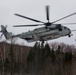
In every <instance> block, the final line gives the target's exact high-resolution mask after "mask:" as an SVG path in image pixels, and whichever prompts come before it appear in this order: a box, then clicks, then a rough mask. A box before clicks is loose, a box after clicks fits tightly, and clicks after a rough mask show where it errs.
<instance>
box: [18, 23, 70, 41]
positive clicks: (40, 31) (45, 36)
mask: <svg viewBox="0 0 76 75" xmlns="http://www.w3.org/2000/svg"><path fill="white" fill-rule="evenodd" d="M70 34H71V30H70V29H69V28H68V27H65V26H61V25H60V24H59V25H50V26H47V27H40V28H36V29H34V30H32V31H28V32H25V33H22V34H19V35H18V36H19V37H20V38H21V39H24V40H27V42H34V41H47V40H52V39H57V38H59V37H63V36H69V35H70Z"/></svg>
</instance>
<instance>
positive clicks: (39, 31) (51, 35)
mask: <svg viewBox="0 0 76 75" xmlns="http://www.w3.org/2000/svg"><path fill="white" fill-rule="evenodd" d="M75 14H76V12H74V13H72V14H70V15H67V16H65V17H62V18H60V19H58V20H56V21H54V22H49V6H46V19H47V22H42V21H40V20H36V19H33V18H29V17H26V16H23V15H20V14H15V15H16V16H18V17H22V18H25V19H28V20H31V21H34V22H38V23H41V24H33V25H14V26H13V27H28V26H29V27H30V26H43V27H39V28H36V29H34V30H31V31H30V30H29V31H28V32H24V33H21V34H17V35H13V34H12V32H8V31H7V29H6V27H5V26H4V25H1V31H0V32H2V35H1V37H2V36H3V34H4V36H5V38H6V39H10V38H15V37H19V38H21V39H24V40H26V41H27V42H35V41H42V42H43V43H44V41H47V40H53V39H57V38H60V37H64V36H68V37H71V36H72V34H71V32H72V31H76V30H71V29H69V28H68V27H66V26H63V25H62V24H56V22H58V21H60V20H63V19H65V18H68V17H70V16H73V15H75ZM64 24H76V23H64Z"/></svg>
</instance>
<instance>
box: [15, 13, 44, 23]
mask: <svg viewBox="0 0 76 75" xmlns="http://www.w3.org/2000/svg"><path fill="white" fill-rule="evenodd" d="M15 15H16V16H19V17H22V18H26V19H29V20H32V21H35V22H40V23H44V22H42V21H39V20H36V19H32V18H29V17H26V16H22V15H20V14H15Z"/></svg>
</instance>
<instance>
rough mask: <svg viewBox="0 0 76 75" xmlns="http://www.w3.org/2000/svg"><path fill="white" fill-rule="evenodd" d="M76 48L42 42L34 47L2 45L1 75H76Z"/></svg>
mask: <svg viewBox="0 0 76 75" xmlns="http://www.w3.org/2000/svg"><path fill="white" fill-rule="evenodd" d="M75 50H76V47H75V46H74V45H67V44H64V43H58V42H55V43H50V44H48V43H45V44H44V46H43V48H42V44H41V43H40V42H36V43H35V45H34V46H33V47H28V46H21V45H17V44H13V43H11V44H8V43H6V42H1V43H0V74H1V75H8V74H9V75H14V74H18V75H24V74H31V75H72V74H73V75H75V74H76V73H75V72H76V67H75V66H76V52H75Z"/></svg>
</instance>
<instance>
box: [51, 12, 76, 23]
mask: <svg viewBox="0 0 76 75" xmlns="http://www.w3.org/2000/svg"><path fill="white" fill-rule="evenodd" d="M75 14H76V12H75V13H72V14H70V15H68V16H65V17H63V18H60V19H58V20H56V21H54V22H52V23H55V22H58V21H60V20H63V19H65V18H68V17H70V16H73V15H75Z"/></svg>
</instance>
